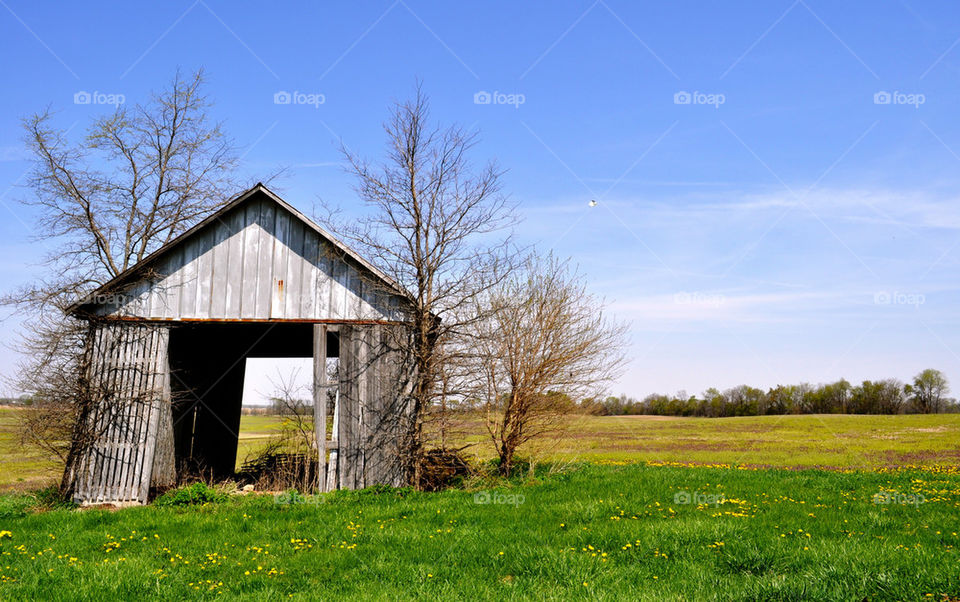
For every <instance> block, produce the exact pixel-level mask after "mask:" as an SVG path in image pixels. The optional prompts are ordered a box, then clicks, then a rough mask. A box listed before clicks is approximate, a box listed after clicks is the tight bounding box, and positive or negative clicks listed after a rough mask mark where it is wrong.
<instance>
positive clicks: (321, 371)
mask: <svg viewBox="0 0 960 602" xmlns="http://www.w3.org/2000/svg"><path fill="white" fill-rule="evenodd" d="M313 430H314V439H315V440H316V442H317V456H318V457H317V460H318V463H317V490H318V491H320V492H323V491H326V488H327V487H326V486H327V449H330V448H328V447H327V326H326V324H316V325H314V327H313Z"/></svg>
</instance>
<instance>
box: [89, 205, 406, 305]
mask: <svg viewBox="0 0 960 602" xmlns="http://www.w3.org/2000/svg"><path fill="white" fill-rule="evenodd" d="M111 301H112V302H108V303H100V304H97V305H96V306H95V308H94V310H95V312H96V314H97V315H99V316H101V317H107V316H111V317H113V316H116V317H126V318H141V319H145V320H171V321H175V320H186V319H189V320H202V319H212V320H243V319H247V320H331V319H333V320H383V321H388V320H394V321H396V320H401V319H402V316H401V314H400V311H399V305H400V300H399V297H398V296H397V295H396V294H395V293H393V292H390V291H389V290H388V287H387V286H385V284H384V283H383V282H381V281H378V279H377V278H375V277H372V275H371V274H369V273H368V272H367V270H364V269H363V268H362V266H360V265H358V264H357V262H356V261H354V260H353V259H352V258H349V257H346V256H345V254H344V253H343V252H342V251H341V250H340V249H339V248H338V247H336V246H335V245H334V244H333V243H332V242H330V241H329V240H326V239H325V238H323V237H322V236H321V235H320V234H319V233H318V232H317V231H315V230H314V229H312V228H311V227H310V226H309V225H308V224H306V223H304V222H303V221H302V220H301V219H299V218H298V217H296V216H294V215H293V214H291V213H290V212H289V211H287V210H286V209H284V208H283V207H282V206H280V205H278V204H277V203H275V202H273V201H271V200H269V199H266V198H260V199H252V200H251V201H249V202H248V203H245V204H242V205H239V206H237V207H235V208H233V209H232V210H230V211H228V212H227V213H225V214H224V215H222V216H221V217H220V218H219V219H217V220H215V221H213V222H211V223H210V224H209V225H208V226H207V227H206V228H204V229H201V230H199V231H198V232H196V233H194V235H193V236H191V237H189V238H187V239H186V240H184V241H182V242H181V243H180V244H178V245H175V246H173V247H172V248H171V249H170V250H168V251H167V252H166V253H165V254H164V255H163V256H161V257H160V258H159V259H157V261H156V262H155V265H154V266H153V267H152V269H151V270H149V272H148V273H147V274H145V278H143V279H140V280H138V281H136V282H134V283H131V284H128V285H126V287H123V288H122V289H120V290H118V291H117V292H116V294H115V295H113V298H112V299H111Z"/></svg>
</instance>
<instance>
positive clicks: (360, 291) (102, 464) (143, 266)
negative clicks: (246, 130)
mask: <svg viewBox="0 0 960 602" xmlns="http://www.w3.org/2000/svg"><path fill="white" fill-rule="evenodd" d="M410 303H411V301H410V298H409V297H408V295H407V294H406V293H405V292H404V291H403V290H402V288H401V287H400V286H399V285H397V283H396V282H394V281H393V280H391V279H390V278H389V277H388V276H387V275H385V274H383V273H382V272H381V271H379V270H378V269H377V268H376V267H374V266H373V265H372V264H370V263H369V262H368V261H366V260H365V259H364V258H362V257H360V256H359V255H358V254H357V253H356V252H354V251H352V250H351V249H350V248H348V247H347V246H346V245H344V244H343V243H342V242H340V241H338V240H337V239H336V238H335V237H334V236H332V235H331V234H330V233H329V232H327V231H325V230H324V229H323V228H321V227H320V226H318V225H317V224H315V223H314V222H312V221H311V220H310V219H308V218H307V217H305V216H304V215H303V214H301V213H300V212H299V211H297V210H296V209H295V208H293V207H292V206H291V205H289V204H288V203H286V202H285V201H283V200H282V199H281V198H280V197H278V196H277V195H276V194H274V193H273V192H271V191H270V190H268V189H267V188H266V187H265V186H263V185H262V184H257V185H256V186H254V187H253V188H251V189H250V190H248V191H246V192H244V193H242V194H240V195H239V196H237V197H236V198H234V199H233V200H231V201H230V202H229V203H227V204H226V205H224V206H223V207H222V208H221V209H220V210H218V211H216V212H215V213H213V214H212V215H210V216H209V217H207V218H206V219H204V220H203V221H202V222H200V223H198V224H196V225H195V226H194V227H193V228H191V229H189V230H188V231H186V232H184V233H183V234H182V235H180V236H179V237H177V238H176V239H174V240H172V241H170V242H169V243H167V244H166V245H164V246H163V247H162V248H160V249H158V250H157V251H156V252H154V253H153V254H151V255H150V256H148V257H147V258H145V259H144V260H143V261H141V262H139V263H138V264H137V265H135V266H133V267H132V268H131V269H129V270H127V271H126V272H124V273H122V274H120V275H118V276H117V277H116V278H114V279H113V280H111V281H110V282H107V283H106V284H104V285H103V286H101V287H100V288H98V289H97V290H96V291H93V292H92V293H91V294H90V295H88V296H87V297H85V298H84V299H83V300H81V301H80V302H78V303H76V304H75V305H73V306H72V307H71V308H69V310H68V311H69V312H70V313H71V314H72V315H73V316H74V317H76V318H79V319H81V320H84V321H85V323H86V324H87V325H88V326H87V329H86V339H85V355H84V363H83V368H82V373H83V376H82V378H81V380H82V381H83V386H82V387H81V390H82V393H81V397H83V399H82V400H80V401H81V403H80V404H79V407H80V408H81V410H80V415H79V418H78V420H77V427H76V432H75V435H74V442H73V449H72V451H71V454H70V458H69V460H68V462H67V468H66V472H65V474H64V483H65V485H66V487H67V489H68V490H69V491H72V492H73V497H74V499H75V500H76V501H78V502H80V503H84V504H97V503H144V502H146V501H147V499H148V497H149V496H150V493H151V491H156V490H159V489H163V488H166V487H169V486H171V485H173V484H175V483H176V482H177V480H178V477H182V476H184V472H186V471H202V472H203V474H205V475H206V476H211V477H213V478H228V477H230V476H232V475H233V472H234V467H235V464H236V459H237V443H238V437H239V435H238V432H239V426H240V414H241V403H242V386H243V378H244V369H245V364H246V359H247V358H251V357H305V358H312V359H313V366H314V370H313V373H314V387H313V389H314V400H313V401H314V403H313V406H314V424H315V429H316V440H317V442H318V444H317V446H316V448H317V454H318V460H319V466H320V469H319V470H318V473H319V478H318V483H317V486H318V489H320V490H321V491H323V490H327V489H331V488H348V489H352V488H359V487H365V486H368V485H373V484H391V485H398V484H402V483H403V482H404V481H405V478H406V475H405V474H404V468H403V466H404V463H403V462H402V461H401V458H400V451H399V447H398V446H399V440H400V433H401V432H402V429H403V428H405V424H406V422H405V419H406V418H409V406H408V404H407V401H406V399H407V396H406V395H405V394H404V392H405V390H406V388H405V380H406V375H408V370H407V367H408V366H409V362H408V361H407V360H406V358H405V354H404V349H405V345H404V344H403V340H404V336H405V333H406V332H407V329H406V328H405V327H404V325H405V321H406V318H407V316H408V315H409V313H408V309H409V308H410V307H411V305H410ZM333 361H335V362H336V370H334V371H331V369H330V365H331V362H333ZM331 374H333V376H331Z"/></svg>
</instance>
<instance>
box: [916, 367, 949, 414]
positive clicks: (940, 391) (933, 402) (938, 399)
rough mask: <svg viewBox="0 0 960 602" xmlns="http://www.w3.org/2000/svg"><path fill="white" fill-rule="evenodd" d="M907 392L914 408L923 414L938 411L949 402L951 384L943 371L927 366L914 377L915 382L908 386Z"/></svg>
mask: <svg viewBox="0 0 960 602" xmlns="http://www.w3.org/2000/svg"><path fill="white" fill-rule="evenodd" d="M906 393H907V395H909V396H910V401H911V402H912V403H913V406H914V408H916V410H917V412H919V413H921V414H930V413H937V412H939V411H940V410H941V408H942V407H943V406H944V405H945V403H949V401H950V400H949V399H948V397H947V395H949V394H950V385H949V383H948V382H947V377H946V376H944V375H943V372H940V371H939V370H934V369H932V368H927V369H926V370H924V371H923V372H921V373H919V374H917V375H916V376H915V377H913V384H912V385H907V386H906Z"/></svg>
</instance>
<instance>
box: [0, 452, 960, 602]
mask: <svg viewBox="0 0 960 602" xmlns="http://www.w3.org/2000/svg"><path fill="white" fill-rule="evenodd" d="M878 494H879V495H878ZM30 503H31V502H30V499H29V498H28V497H25V496H15V495H6V496H2V497H0V599H13V600H19V599H23V600H31V599H51V598H52V599H60V600H71V599H76V600H95V599H139V598H144V597H148V596H149V597H156V598H162V599H183V598H208V597H210V598H212V597H215V596H218V595H225V596H226V597H231V598H232V597H243V598H245V599H275V598H280V597H283V598H293V599H339V598H345V597H349V598H350V599H376V600H380V599H410V598H428V599H438V600H448V599H467V598H469V599H494V598H498V599H500V598H504V599H584V600H595V599H604V600H625V599H633V600H774V599H776V600H929V599H936V600H943V599H945V598H944V594H946V595H948V596H950V597H951V599H952V598H955V597H957V596H960V551H958V546H960V537H958V534H957V532H958V531H960V475H958V474H957V470H956V469H953V468H949V469H944V470H942V471H939V472H936V471H927V472H916V471H895V472H837V471H817V470H806V471H787V470H740V469H730V468H711V467H697V468H690V467H676V466H654V465H624V466H616V465H605V466H598V465H581V466H577V467H575V469H573V470H570V471H568V472H563V473H554V474H544V475H540V476H539V477H538V478H537V479H534V480H533V482H531V483H528V484H525V485H522V486H519V485H517V486H501V487H500V488H498V489H483V488H482V487H481V486H478V487H477V488H474V490H472V491H464V490H453V491H447V492H443V493H437V494H428V493H414V492H406V491H397V490H393V491H380V492H376V491H371V490H366V491H360V492H338V493H335V494H329V495H328V496H326V497H322V498H298V497H296V496H290V495H286V494H284V495H281V496H279V497H277V496H273V495H257V494H251V495H236V496H231V497H230V498H229V500H228V501H226V502H223V503H218V504H210V505H207V506H189V507H181V508H176V507H156V506H150V507H141V508H128V509H123V510H113V511H111V510H85V511H76V510H52V511H47V512H41V513H36V512H30V511H28V510H27V506H28V505H29V504H30ZM931 595H932V596H931Z"/></svg>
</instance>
